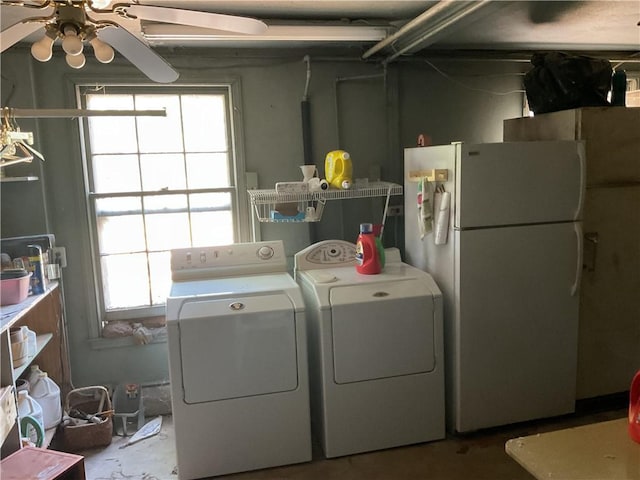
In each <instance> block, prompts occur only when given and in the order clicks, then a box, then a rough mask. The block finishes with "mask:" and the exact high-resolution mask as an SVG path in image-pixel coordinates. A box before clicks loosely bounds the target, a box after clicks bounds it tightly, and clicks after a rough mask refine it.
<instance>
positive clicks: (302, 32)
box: [142, 23, 389, 45]
mask: <svg viewBox="0 0 640 480" xmlns="http://www.w3.org/2000/svg"><path fill="white" fill-rule="evenodd" d="M388 33H389V28H388V27H375V26H369V25H362V26H361V25H313V24H311V25H269V28H267V31H266V32H265V33H263V34H261V35H238V34H233V33H229V32H222V31H218V30H211V29H208V28H198V27H190V26H188V25H169V24H157V23H153V24H145V25H143V26H142V34H143V36H144V38H145V39H147V40H148V41H149V42H150V43H163V42H179V43H180V44H185V45H188V44H190V43H193V44H197V43H199V42H205V43H206V42H215V41H216V40H220V41H224V42H290V41H309V42H377V41H380V40H382V39H383V38H385V37H386V36H387V35H388Z"/></svg>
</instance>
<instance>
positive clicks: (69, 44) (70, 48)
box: [62, 26, 83, 55]
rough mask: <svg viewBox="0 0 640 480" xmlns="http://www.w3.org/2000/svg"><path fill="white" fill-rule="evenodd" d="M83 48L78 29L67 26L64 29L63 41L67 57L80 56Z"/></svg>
mask: <svg viewBox="0 0 640 480" xmlns="http://www.w3.org/2000/svg"><path fill="white" fill-rule="evenodd" d="M82 48H83V45H82V40H81V39H80V37H78V34H77V32H76V29H75V28H74V27H72V26H66V27H65V28H64V38H63V39H62V49H63V50H64V51H65V53H67V55H80V54H81V53H82Z"/></svg>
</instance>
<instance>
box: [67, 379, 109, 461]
mask: <svg viewBox="0 0 640 480" xmlns="http://www.w3.org/2000/svg"><path fill="white" fill-rule="evenodd" d="M71 410H79V411H81V412H84V413H86V414H89V415H95V416H97V417H99V418H100V419H101V420H100V423H92V422H89V423H86V424H84V425H63V426H62V427H61V429H62V441H63V447H64V449H65V451H68V452H79V451H81V450H87V449H90V448H96V447H106V446H107V445H109V444H110V443H111V437H112V435H113V420H112V417H113V407H112V406H111V399H110V398H109V392H108V391H107V389H106V388H104V387H101V386H96V387H83V388H76V389H75V390H71V391H70V392H69V393H68V394H67V399H66V402H65V412H66V413H67V414H69V412H70V411H71Z"/></svg>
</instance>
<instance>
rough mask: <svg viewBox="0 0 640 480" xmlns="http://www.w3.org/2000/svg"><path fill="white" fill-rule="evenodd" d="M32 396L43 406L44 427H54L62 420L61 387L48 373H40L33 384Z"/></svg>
mask: <svg viewBox="0 0 640 480" xmlns="http://www.w3.org/2000/svg"><path fill="white" fill-rule="evenodd" d="M31 396H32V397H33V398H34V399H35V400H36V401H37V402H38V403H39V404H40V407H42V416H43V419H44V428H45V429H48V428H53V427H55V426H57V425H58V424H59V423H60V421H61V420H62V403H61V402H60V387H58V385H56V382H54V381H53V380H51V379H50V378H49V375H47V374H46V373H40V374H39V375H38V380H37V381H36V383H35V384H34V385H32V386H31Z"/></svg>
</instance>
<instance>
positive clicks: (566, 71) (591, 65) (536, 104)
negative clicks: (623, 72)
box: [524, 52, 613, 113]
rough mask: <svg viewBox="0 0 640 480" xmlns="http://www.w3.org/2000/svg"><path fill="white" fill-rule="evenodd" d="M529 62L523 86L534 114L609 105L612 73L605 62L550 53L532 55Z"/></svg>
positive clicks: (591, 58) (608, 64) (598, 59)
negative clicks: (529, 66) (531, 66)
mask: <svg viewBox="0 0 640 480" xmlns="http://www.w3.org/2000/svg"><path fill="white" fill-rule="evenodd" d="M531 63H532V64H533V69H531V70H529V71H528V72H527V73H526V74H525V76H524V87H525V91H526V93H527V101H528V102H529V108H530V109H531V110H532V111H533V112H534V113H549V112H557V111H559V110H569V109H572V108H579V107H600V106H608V105H610V104H609V102H608V101H607V94H608V93H609V90H610V89H611V75H612V72H613V70H612V68H611V63H610V62H609V60H605V59H600V58H593V57H587V56H584V55H571V54H568V53H562V52H551V53H536V54H534V55H533V56H532V57H531Z"/></svg>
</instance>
